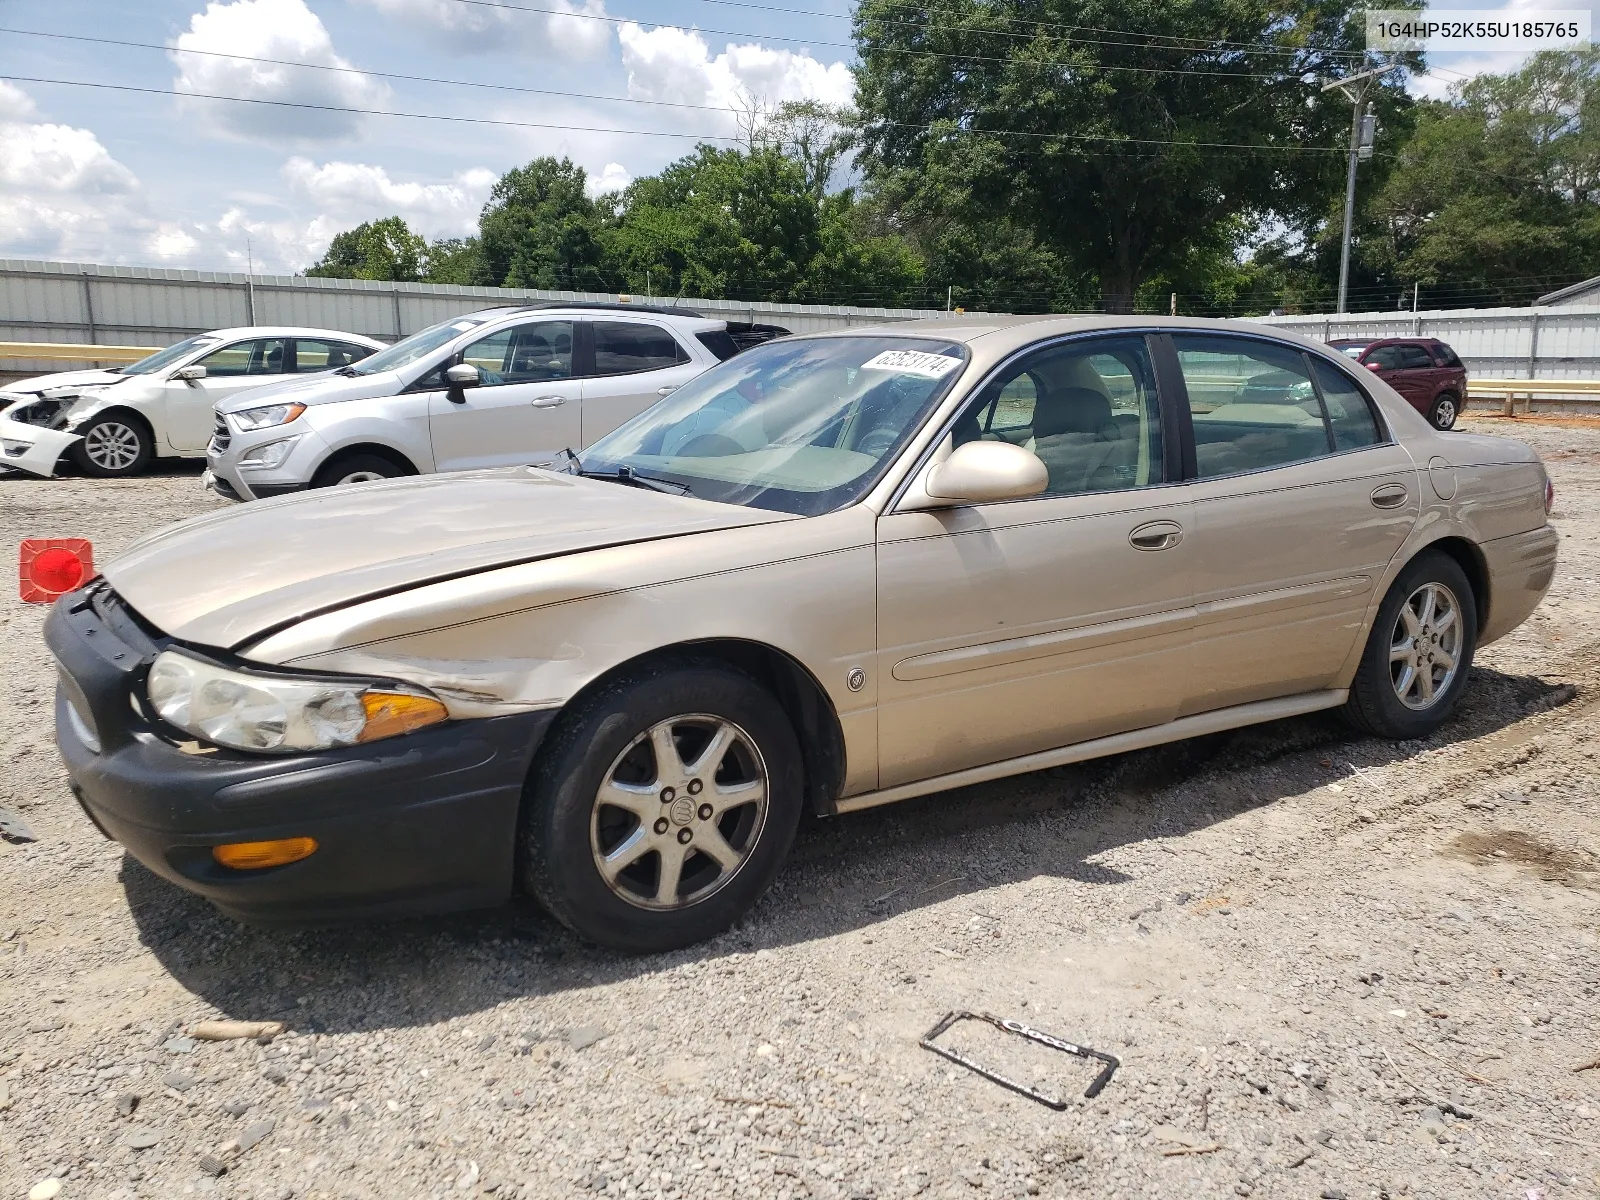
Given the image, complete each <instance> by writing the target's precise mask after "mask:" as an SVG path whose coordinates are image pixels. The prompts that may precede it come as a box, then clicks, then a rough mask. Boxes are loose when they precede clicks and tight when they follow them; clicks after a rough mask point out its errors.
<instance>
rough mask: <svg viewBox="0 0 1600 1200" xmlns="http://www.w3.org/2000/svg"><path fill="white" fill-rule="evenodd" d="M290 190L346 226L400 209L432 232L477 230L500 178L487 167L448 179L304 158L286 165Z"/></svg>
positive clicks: (408, 221) (457, 233) (413, 223)
mask: <svg viewBox="0 0 1600 1200" xmlns="http://www.w3.org/2000/svg"><path fill="white" fill-rule="evenodd" d="M283 177H284V179H285V180H286V181H287V182H288V184H289V189H290V191H291V192H292V193H293V194H294V195H295V196H297V197H299V198H301V199H302V200H304V201H305V202H306V204H307V205H308V206H310V207H312V208H315V209H316V211H317V212H318V214H319V215H320V216H321V217H323V218H326V219H327V220H331V221H333V222H335V223H338V222H344V223H345V225H344V226H341V227H347V226H350V225H359V224H360V223H361V222H362V221H369V220H372V219H373V218H375V217H387V216H393V215H395V214H398V215H399V216H402V217H404V218H405V220H406V224H408V225H410V226H411V228H413V229H415V230H417V231H418V232H419V233H422V234H426V235H427V236H428V237H435V238H437V237H464V236H466V235H467V234H471V233H476V232H477V229H478V214H479V213H480V212H482V211H483V205H484V202H485V201H487V200H488V198H489V189H490V188H492V187H494V183H495V180H496V179H498V178H499V176H497V175H496V174H495V173H494V172H493V171H490V170H488V169H487V168H485V167H474V168H472V169H471V170H467V171H463V172H461V173H460V174H459V175H457V176H456V177H455V179H454V180H452V181H451V182H449V183H416V182H396V181H395V180H393V179H391V178H390V177H389V172H388V171H386V170H385V169H384V168H382V167H375V166H370V165H368V164H366V163H349V162H329V163H324V164H322V165H321V166H320V167H319V166H317V165H316V164H315V163H313V162H312V161H311V160H310V159H306V158H291V159H290V160H289V161H288V162H286V163H285V164H284V165H283Z"/></svg>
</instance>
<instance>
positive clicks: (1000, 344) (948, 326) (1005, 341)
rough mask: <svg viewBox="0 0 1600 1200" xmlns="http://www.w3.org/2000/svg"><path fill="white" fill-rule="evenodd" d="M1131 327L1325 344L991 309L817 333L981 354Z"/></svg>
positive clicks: (1159, 322)
mask: <svg viewBox="0 0 1600 1200" xmlns="http://www.w3.org/2000/svg"><path fill="white" fill-rule="evenodd" d="M1125 330H1126V331H1132V330H1141V331H1143V330H1157V331H1164V332H1169V333H1235V334H1244V335H1246V336H1248V337H1258V338H1269V339H1272V340H1274V341H1281V342H1289V343H1293V344H1295V345H1300V346H1307V347H1310V348H1313V349H1317V350H1322V351H1326V350H1327V349H1328V346H1327V345H1326V344H1325V343H1323V342H1320V341H1315V340H1313V339H1311V338H1308V337H1304V336H1302V335H1301V334H1298V333H1295V332H1294V331H1293V330H1289V329H1280V328H1277V327H1275V326H1272V325H1263V324H1261V323H1259V322H1256V321H1224V320H1215V319H1212V318H1208V317H1146V316H1140V315H1137V314H1130V315H1118V316H1107V315H1099V314H1092V315H1077V316H1070V315H1068V316H1064V315H1060V314H1055V315H1044V316H1005V315H1001V314H996V313H966V314H962V315H960V316H949V317H933V318H930V319H928V320H922V321H896V322H890V323H886V324H882V325H863V326H857V327H855V328H853V329H840V330H831V331H829V332H828V333H826V334H821V335H809V336H823V337H851V336H855V337H861V336H869V337H926V338H939V339H943V340H947V341H952V342H961V343H963V344H965V345H967V346H969V347H971V348H972V349H973V350H978V349H980V348H981V349H982V351H983V352H984V353H985V354H986V355H987V354H994V353H1002V354H1003V353H1008V352H1009V351H1011V350H1013V349H1020V348H1022V347H1024V346H1027V345H1029V344H1031V343H1033V342H1037V341H1040V340H1042V339H1044V338H1048V337H1057V336H1062V335H1066V334H1073V333H1117V332H1120V331H1125Z"/></svg>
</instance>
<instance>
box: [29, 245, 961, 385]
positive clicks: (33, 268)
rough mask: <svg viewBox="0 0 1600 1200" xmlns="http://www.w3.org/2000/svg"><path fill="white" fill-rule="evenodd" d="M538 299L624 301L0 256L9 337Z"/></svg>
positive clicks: (765, 308) (381, 315) (818, 318)
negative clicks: (108, 265) (110, 265)
mask: <svg viewBox="0 0 1600 1200" xmlns="http://www.w3.org/2000/svg"><path fill="white" fill-rule="evenodd" d="M632 299H633V301H634V302H636V303H640V304H646V303H651V304H660V305H673V304H677V305H681V306H682V307H684V308H692V309H694V310H695V311H697V312H702V313H704V314H705V315H706V316H708V317H715V318H718V319H721V320H728V321H755V322H761V323H764V324H772V325H782V326H784V327H785V328H787V329H790V330H792V331H794V332H795V333H814V332H819V331H822V330H828V329H844V328H848V327H850V326H855V325H869V324H877V323H879V322H884V321H914V320H917V319H919V318H923V317H936V316H943V315H944V314H943V313H942V312H940V311H938V310H923V309H888V308H853V307H834V306H827V305H812V304H751V303H745V302H742V301H731V300H705V299H688V298H684V299H675V298H666V299H663V298H660V297H655V298H647V297H644V296H634V297H632ZM530 300H585V301H596V300H598V301H615V300H617V296H616V295H615V294H610V293H607V294H603V295H602V294H597V293H593V292H547V291H538V290H529V289H520V288H477V287H456V286H452V285H448V284H432V283H374V282H370V281H368V280H364V279H305V278H302V277H300V276H296V275H230V274H222V273H217V272H212V271H178V270H170V269H165V268H160V267H107V266H92V265H88V264H83V263H53V262H28V261H23V260H17V259H0V342H8V341H9V342H78V343H88V344H100V345H120V346H166V345H170V344H171V343H173V342H176V341H178V340H180V339H182V338H185V337H188V336H189V335H191V334H195V333H202V332H204V331H206V330H209V329H227V328H230V327H233V326H239V325H302V326H312V327H317V328H325V329H341V330H345V331H347V332H350V333H364V334H367V335H368V336H369V337H375V338H381V339H383V340H385V341H393V340H395V339H397V338H401V337H404V336H405V335H406V334H410V333H415V332H416V331H417V330H419V329H424V328H426V327H427V326H429V325H433V324H436V323H438V322H440V321H444V320H448V319H449V318H450V317H453V316H458V315H460V314H461V313H464V312H469V311H471V310H473V309H477V308H488V307H491V306H494V305H498V304H519V303H524V302H526V301H530ZM60 369H61V366H60V364H59V363H56V364H52V363H49V362H46V361H29V360H22V359H6V360H0V371H3V372H7V373H15V372H31V371H39V372H43V371H51V370H60Z"/></svg>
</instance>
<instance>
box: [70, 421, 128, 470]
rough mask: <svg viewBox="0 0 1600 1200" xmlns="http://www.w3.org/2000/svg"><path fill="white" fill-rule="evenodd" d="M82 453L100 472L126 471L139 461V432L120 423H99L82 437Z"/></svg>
mask: <svg viewBox="0 0 1600 1200" xmlns="http://www.w3.org/2000/svg"><path fill="white" fill-rule="evenodd" d="M83 452H84V454H86V455H87V456H88V458H89V461H90V462H92V463H93V464H94V465H95V466H97V467H99V468H100V469H101V470H102V471H126V470H127V469H128V468H129V467H131V466H133V464H134V463H135V462H137V461H138V460H139V431H138V430H137V429H134V428H133V427H132V426H130V425H124V424H123V423H122V422H120V421H100V422H98V423H97V424H96V425H95V426H94V427H93V428H91V429H90V430H89V432H88V433H86V434H84V435H83Z"/></svg>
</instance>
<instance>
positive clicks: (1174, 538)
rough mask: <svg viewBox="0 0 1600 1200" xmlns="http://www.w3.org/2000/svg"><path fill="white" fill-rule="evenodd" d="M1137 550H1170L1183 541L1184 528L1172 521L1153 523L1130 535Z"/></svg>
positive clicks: (1129, 538)
mask: <svg viewBox="0 0 1600 1200" xmlns="http://www.w3.org/2000/svg"><path fill="white" fill-rule="evenodd" d="M1128 541H1129V542H1130V543H1131V544H1132V545H1133V548H1134V549H1135V550H1170V549H1172V547H1174V546H1176V545H1177V544H1178V543H1179V542H1181V541H1183V526H1181V525H1178V524H1175V523H1174V522H1172V521H1151V522H1150V523H1149V524H1148V525H1141V526H1139V528H1137V529H1135V530H1134V531H1133V532H1132V533H1130V534H1129V535H1128Z"/></svg>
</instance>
